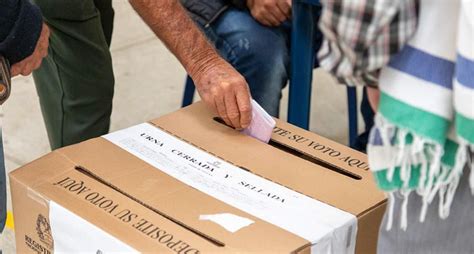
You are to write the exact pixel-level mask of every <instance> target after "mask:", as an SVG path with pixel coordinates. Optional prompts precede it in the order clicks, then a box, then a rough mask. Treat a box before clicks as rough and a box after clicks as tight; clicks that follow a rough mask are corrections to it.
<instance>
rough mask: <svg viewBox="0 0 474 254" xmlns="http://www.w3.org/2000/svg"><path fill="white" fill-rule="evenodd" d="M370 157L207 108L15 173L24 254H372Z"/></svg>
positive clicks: (377, 204) (375, 208) (375, 220)
mask: <svg viewBox="0 0 474 254" xmlns="http://www.w3.org/2000/svg"><path fill="white" fill-rule="evenodd" d="M367 170H368V166H367V162H366V156H365V155H364V154H362V153H359V152H356V151H354V150H351V149H350V148H347V147H345V146H343V145H340V144H337V143H335V142H333V141H330V140H327V139H325V138H323V137H320V136H318V135H316V134H314V133H311V132H308V131H305V130H302V129H300V128H297V127H295V126H292V125H290V124H287V123H284V122H282V121H277V127H276V128H275V129H274V133H273V136H272V140H271V142H270V144H265V143H262V142H260V141H258V140H256V139H253V138H251V137H248V136H245V135H243V134H241V133H239V132H237V131H235V130H233V129H231V128H229V127H228V126H225V125H223V124H222V123H220V122H219V121H218V120H216V118H215V117H214V115H212V114H211V113H210V112H209V111H208V110H206V109H205V107H204V105H203V104H202V103H197V104H194V105H192V106H190V107H187V108H184V109H182V110H179V111H177V112H175V113H172V114H169V115H166V116H163V117H161V118H158V119H156V120H153V121H150V122H148V123H143V124H140V125H137V126H133V127H130V128H128V129H124V130H121V131H117V132H114V133H111V134H108V135H106V136H104V137H100V138H96V139H92V140H89V141H86V142H83V143H81V144H78V145H74V146H69V147H66V148H63V149H59V150H56V151H54V152H52V153H50V154H48V155H46V156H44V157H42V158H40V159H38V160H36V161H33V162H31V163H29V164H27V165H25V166H23V167H21V168H19V169H17V170H15V171H14V172H12V173H11V174H10V180H11V189H12V195H13V209H14V216H15V219H16V221H15V225H16V229H15V233H16V241H17V242H16V244H17V250H18V253H53V252H56V253H74V252H81V253H117V252H120V253H137V252H144V253H146V252H148V253H175V254H176V253H177V254H195V253H236V252H238V253H352V252H354V251H355V252H356V253H374V252H375V248H376V242H377V234H378V229H379V225H380V221H381V218H382V215H383V212H384V209H385V204H386V201H385V198H384V195H383V194H382V193H381V192H379V191H378V190H377V189H376V186H375V184H374V182H373V179H372V177H371V174H370V172H368V171H367Z"/></svg>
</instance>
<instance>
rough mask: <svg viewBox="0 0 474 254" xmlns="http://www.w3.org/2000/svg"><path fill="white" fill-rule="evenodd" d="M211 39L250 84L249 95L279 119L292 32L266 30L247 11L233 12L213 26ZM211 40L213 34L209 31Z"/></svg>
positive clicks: (286, 76)
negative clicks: (213, 36)
mask: <svg viewBox="0 0 474 254" xmlns="http://www.w3.org/2000/svg"><path fill="white" fill-rule="evenodd" d="M210 29H211V30H212V33H213V34H214V35H215V36H216V37H217V38H211V41H213V42H214V44H215V46H216V48H217V49H218V50H219V52H220V53H221V55H222V56H223V57H224V58H225V59H226V60H227V61H228V62H229V63H230V64H232V65H233V66H234V68H236V69H237V71H239V72H240V73H241V74H242V76H244V77H245V79H246V80H247V82H248V84H249V87H250V92H251V94H252V97H253V99H255V100H256V101H257V102H258V103H259V104H260V105H261V106H262V107H263V108H264V109H265V110H266V111H267V112H268V113H269V114H271V115H272V116H278V113H279V106H280V98H281V90H282V89H283V87H284V86H285V84H286V82H287V80H288V66H289V60H290V57H289V52H288V40H289V30H288V29H287V28H285V27H283V26H282V27H276V28H271V27H266V26H263V25H261V24H260V23H258V22H257V21H256V20H255V19H254V18H253V17H252V16H251V15H250V13H249V12H248V11H243V10H237V9H235V8H230V9H229V10H227V11H226V12H225V13H224V14H223V15H222V16H221V17H220V18H219V19H217V20H216V22H214V23H213V24H212V25H211V27H210ZM207 34H208V36H210V35H209V34H210V32H209V31H207Z"/></svg>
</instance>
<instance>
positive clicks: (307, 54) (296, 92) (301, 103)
mask: <svg viewBox="0 0 474 254" xmlns="http://www.w3.org/2000/svg"><path fill="white" fill-rule="evenodd" d="M318 4H319V0H293V6H292V28H291V29H292V30H291V67H292V68H291V74H290V87H289V89H290V90H289V101H288V122H289V123H292V124H294V125H296V126H299V127H301V128H304V129H309V116H310V111H311V83H312V79H313V67H314V66H315V63H316V66H317V62H315V60H316V58H315V50H314V47H315V45H314V41H315V40H314V28H315V26H317V24H315V19H314V8H315V5H318ZM194 89H195V88H194V83H193V81H192V79H191V78H189V77H188V78H187V79H186V85H185V89H184V95H183V101H182V104H181V106H182V107H186V106H188V105H190V104H191V103H193V97H194ZM347 107H348V112H349V144H354V142H355V140H356V139H357V135H358V129H357V91H356V89H355V88H354V87H347Z"/></svg>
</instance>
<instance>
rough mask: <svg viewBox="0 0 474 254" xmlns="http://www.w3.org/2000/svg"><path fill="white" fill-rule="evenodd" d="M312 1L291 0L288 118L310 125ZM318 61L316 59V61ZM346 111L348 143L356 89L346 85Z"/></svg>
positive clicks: (354, 120)
mask: <svg viewBox="0 0 474 254" xmlns="http://www.w3.org/2000/svg"><path fill="white" fill-rule="evenodd" d="M315 5H319V0H293V6H292V28H291V29H292V30H291V66H292V68H291V76H290V87H289V89H290V91H289V102H288V122H289V123H292V124H294V125H297V126H299V127H301V128H305V129H309V116H310V111H311V82H312V79H313V66H314V63H315V61H316V58H315V50H314V47H315V45H314V43H315V40H314V31H315V26H317V24H315V19H314V13H315V12H314V11H315V9H314V8H316V7H315ZM316 64H317V63H316ZM347 107H348V113H349V144H354V142H355V140H356V139H357V135H358V130H357V125H358V124H357V91H356V88H355V87H347Z"/></svg>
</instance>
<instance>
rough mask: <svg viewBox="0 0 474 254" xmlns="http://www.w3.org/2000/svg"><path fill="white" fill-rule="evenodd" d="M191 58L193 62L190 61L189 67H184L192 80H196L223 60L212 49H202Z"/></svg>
mask: <svg viewBox="0 0 474 254" xmlns="http://www.w3.org/2000/svg"><path fill="white" fill-rule="evenodd" d="M191 58H192V59H193V62H192V63H190V64H189V68H186V69H187V70H188V73H189V75H190V76H191V77H192V78H193V80H198V79H199V77H200V76H201V75H202V74H204V73H206V72H207V71H208V70H209V69H212V68H214V67H215V66H217V65H219V64H220V63H221V62H222V61H224V60H223V59H222V58H220V56H219V55H217V53H216V52H215V51H214V50H204V51H202V52H200V53H199V54H196V55H194V56H192V57H191ZM196 85H198V84H196Z"/></svg>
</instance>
